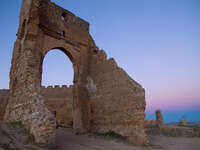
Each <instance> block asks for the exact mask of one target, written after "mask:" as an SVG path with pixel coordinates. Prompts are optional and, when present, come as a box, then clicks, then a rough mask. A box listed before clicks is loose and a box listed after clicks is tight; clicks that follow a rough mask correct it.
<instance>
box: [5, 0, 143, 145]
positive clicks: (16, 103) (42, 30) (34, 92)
mask: <svg viewBox="0 0 200 150" xmlns="http://www.w3.org/2000/svg"><path fill="white" fill-rule="evenodd" d="M55 48H56V49H61V50H62V51H64V52H65V53H66V54H67V55H68V56H69V58H70V59H71V61H72V63H73V68H74V88H73V129H74V131H75V132H78V133H84V132H88V131H92V132H101V133H105V132H108V131H110V130H112V131H114V132H116V133H118V134H121V135H122V136H125V137H127V138H128V140H130V141H131V142H133V143H136V144H145V143H146V142H147V139H146V135H145V132H144V131H145V130H144V118H145V107H146V103H145V90H144V88H143V87H142V86H141V85H140V84H138V83H137V82H136V81H134V80H133V79H132V78H131V77H130V76H129V75H128V74H127V73H126V72H125V71H124V70H123V69H122V68H120V67H119V66H118V65H117V63H116V62H115V60H114V59H113V58H111V59H107V55H106V53H105V52H104V51H103V50H99V49H98V47H97V46H96V45H95V42H94V40H93V39H92V37H91V36H90V34H89V23H88V22H86V21H84V20H83V19H81V18H79V17H77V16H75V15H74V14H73V13H71V12H69V11H67V10H65V9H63V8H61V7H59V6H57V5H56V4H54V3H51V2H50V0H23V2H22V7H21V12H20V23H19V28H18V33H17V40H16V42H15V45H14V50H13V56H12V66H11V70H10V95H9V102H8V105H7V108H6V112H5V115H4V121H21V122H22V123H23V124H24V125H25V127H26V128H27V129H29V130H30V132H31V133H32V134H33V135H34V137H35V140H36V142H37V143H42V144H46V143H48V142H51V141H55V136H56V135H55V134H56V131H55V127H56V124H55V118H54V116H53V114H52V113H51V112H50V111H49V110H48V109H47V107H46V105H45V104H44V98H43V96H42V95H41V76H42V62H43V58H44V56H45V54H46V53H47V52H48V51H49V50H51V49H55Z"/></svg>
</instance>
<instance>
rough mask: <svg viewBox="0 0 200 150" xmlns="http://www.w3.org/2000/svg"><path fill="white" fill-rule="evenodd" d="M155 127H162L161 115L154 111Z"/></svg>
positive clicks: (158, 111)
mask: <svg viewBox="0 0 200 150" xmlns="http://www.w3.org/2000/svg"><path fill="white" fill-rule="evenodd" d="M156 125H157V126H158V127H161V126H163V125H164V122H163V117H162V113H161V111H160V110H156Z"/></svg>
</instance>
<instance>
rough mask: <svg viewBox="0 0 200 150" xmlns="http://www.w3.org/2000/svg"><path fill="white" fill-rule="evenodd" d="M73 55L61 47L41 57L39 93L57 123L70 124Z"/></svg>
mask: <svg viewBox="0 0 200 150" xmlns="http://www.w3.org/2000/svg"><path fill="white" fill-rule="evenodd" d="M73 63H74V62H73V57H72V56H71V54H70V53H69V52H68V51H66V50H65V49H63V48H54V49H51V50H50V51H48V52H47V53H46V54H45V56H44V57H43V62H42V76H41V77H42V79H41V85H42V88H41V95H42V96H43V97H44V103H45V104H46V106H47V108H48V109H49V110H50V111H51V112H52V114H54V115H55V114H56V115H55V117H56V120H57V122H58V124H59V125H63V126H72V125H73V117H72V104H73V87H74V86H73V78H74V69H73Z"/></svg>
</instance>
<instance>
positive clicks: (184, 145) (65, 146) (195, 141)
mask: <svg viewBox="0 0 200 150" xmlns="http://www.w3.org/2000/svg"><path fill="white" fill-rule="evenodd" d="M147 133H148V137H149V142H150V143H149V145H148V146H140V147H138V146H134V145H132V144H130V143H128V142H127V141H126V139H125V138H124V137H122V136H120V135H118V134H115V133H114V132H109V133H106V134H98V133H95V134H87V135H75V134H73V132H72V129H71V128H64V127H63V128H59V129H58V130H57V138H56V145H57V146H56V145H55V144H53V143H50V144H49V145H47V146H45V147H41V146H38V145H36V144H34V138H33V136H31V135H30V134H29V133H28V131H27V130H25V129H24V128H23V125H21V124H20V123H19V122H14V123H8V124H2V123H0V150H199V149H200V126H192V127H189V126H171V127H170V130H169V128H168V129H167V130H162V131H161V130H158V129H149V130H147Z"/></svg>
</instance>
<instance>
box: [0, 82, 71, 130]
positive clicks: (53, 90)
mask: <svg viewBox="0 0 200 150" xmlns="http://www.w3.org/2000/svg"><path fill="white" fill-rule="evenodd" d="M72 90H73V86H69V87H67V86H66V85H63V86H62V87H59V86H54V87H53V86H48V87H42V88H41V95H42V96H43V97H44V103H45V104H46V106H47V107H48V109H49V110H50V111H51V112H52V113H53V112H54V111H56V112H57V115H56V119H57V121H58V123H59V124H60V125H64V126H72V123H73V121H72V120H73V118H72V100H73V92H72ZM8 99H9V90H8V89H7V90H6V89H5V90H0V120H2V119H3V116H4V113H5V109H6V105H7V103H8Z"/></svg>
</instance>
